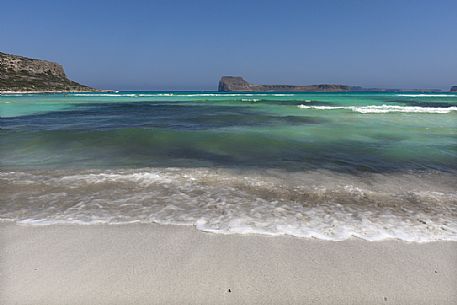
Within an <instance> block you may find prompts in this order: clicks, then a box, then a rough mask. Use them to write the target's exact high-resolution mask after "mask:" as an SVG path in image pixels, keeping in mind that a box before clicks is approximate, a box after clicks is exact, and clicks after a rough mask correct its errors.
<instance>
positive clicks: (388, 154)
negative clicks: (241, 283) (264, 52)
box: [0, 92, 457, 241]
mask: <svg viewBox="0 0 457 305" xmlns="http://www.w3.org/2000/svg"><path fill="white" fill-rule="evenodd" d="M0 115H1V119H0V123H1V124H0V128H1V130H0V136H1V137H0V145H1V150H0V165H1V172H0V182H1V186H0V188H1V193H2V198H0V218H1V219H3V220H12V221H17V222H19V223H27V224H51V223H78V224H95V223H131V222H143V223H149V222H156V223H170V224H193V225H196V226H197V228H198V229H201V230H206V231H212V232H218V233H248V232H251V233H252V232H254V233H262V234H273V235H278V234H289V235H294V236H303V237H311V236H312V237H317V238H321V239H329V240H342V239H346V238H349V237H351V236H357V237H360V238H364V239H367V240H380V239H385V238H399V239H403V240H411V241H431V240H457V199H456V197H457V191H456V188H455V185H456V184H457V183H456V182H457V179H456V177H457V162H456V160H457V137H456V136H457V128H456V127H457V95H455V94H448V93H447V94H435V93H434V94H417V93H401V94H399V93H274V94H271V93H261V94H260V93H259V94H256V93H252V94H240V93H215V92H120V93H108V94H106V93H103V94H97V93H95V94H94V93H91V94H76V93H75V94H66V95H62V94H55V95H15V96H0Z"/></svg>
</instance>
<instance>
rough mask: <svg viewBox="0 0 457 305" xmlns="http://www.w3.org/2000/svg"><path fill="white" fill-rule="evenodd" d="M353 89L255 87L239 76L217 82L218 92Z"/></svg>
mask: <svg viewBox="0 0 457 305" xmlns="http://www.w3.org/2000/svg"><path fill="white" fill-rule="evenodd" d="M353 88H354V87H351V86H345V85H334V84H322V85H308V86H291V85H255V84H251V83H248V82H247V81H245V80H244V79H243V78H242V77H240V76H223V77H222V78H221V80H220V81H219V91H222V92H227V91H270V92H274V91H276V92H281V91H282V92H288V91H295V92H318V91H325V92H341V91H352V90H353Z"/></svg>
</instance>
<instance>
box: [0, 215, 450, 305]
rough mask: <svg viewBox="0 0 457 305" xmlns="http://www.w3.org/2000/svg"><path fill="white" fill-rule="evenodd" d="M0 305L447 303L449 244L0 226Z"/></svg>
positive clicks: (173, 229)
mask: <svg viewBox="0 0 457 305" xmlns="http://www.w3.org/2000/svg"><path fill="white" fill-rule="evenodd" d="M0 239H1V240H0V245H1V247H0V259H1V261H0V264H1V265H0V272H1V277H0V278H1V280H0V303H1V304H4V305H9V304H46V305H52V304H59V305H62V304H456V303H457V290H456V289H455V287H457V243H456V242H431V243H406V242H401V241H383V242H366V241H362V240H356V239H354V240H349V241H344V242H327V241H321V240H314V239H302V238H293V237H286V236H285V237H268V236H259V235H221V234H211V233H203V232H199V231H197V230H195V229H194V228H193V227H190V226H161V225H111V226H109V225H92V226H78V225H52V226H21V225H15V224H5V223H4V224H2V225H0Z"/></svg>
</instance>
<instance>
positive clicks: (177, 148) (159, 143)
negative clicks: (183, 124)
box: [0, 128, 457, 172]
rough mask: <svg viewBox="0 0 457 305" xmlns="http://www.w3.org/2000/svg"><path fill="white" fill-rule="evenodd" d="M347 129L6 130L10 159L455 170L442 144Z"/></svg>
mask: <svg viewBox="0 0 457 305" xmlns="http://www.w3.org/2000/svg"><path fill="white" fill-rule="evenodd" d="M393 144H394V143H386V142H385V141H383V140H379V141H375V140H372V141H371V142H366V141H361V140H355V139H350V138H349V137H346V138H342V139H337V138H334V139H333V140H330V141H329V140H324V139H319V138H316V137H296V138H292V137H281V136H280V133H271V132H268V131H264V132H255V131H249V130H235V131H219V132H215V131H204V130H200V131H183V130H166V129H165V130H164V129H137V128H124V129H117V130H99V131H88V130H55V131H36V132H33V133H30V132H24V131H4V130H3V131H1V139H0V145H1V146H2V148H3V149H2V151H1V152H0V157H1V158H0V160H1V165H2V166H4V167H8V168H10V167H53V166H55V167H89V168H93V167H122V166H134V167H135V166H138V167H145V166H146V167H147V166H184V167H199V166H229V167H247V166H255V167H262V168H283V169H287V170H292V171H295V170H300V171H301V170H311V169H321V168H325V169H329V170H333V171H342V172H358V171H370V172H391V171H403V170H414V169H419V170H422V169H423V170H425V169H436V170H455V169H456V168H457V165H456V164H455V162H454V161H455V158H456V153H455V151H454V152H452V151H448V150H443V146H440V145H436V146H427V147H422V148H421V149H419V147H418V146H417V145H393Z"/></svg>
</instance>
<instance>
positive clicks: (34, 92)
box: [0, 90, 114, 95]
mask: <svg viewBox="0 0 457 305" xmlns="http://www.w3.org/2000/svg"><path fill="white" fill-rule="evenodd" d="M107 92H114V90H92V91H90V90H89V91H74V90H69V91H67V90H63V91H61V90H57V91H43V90H36V91H10V90H8V91H1V90H0V95H9V94H63V93H107Z"/></svg>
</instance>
